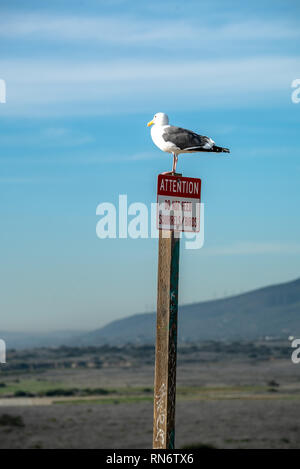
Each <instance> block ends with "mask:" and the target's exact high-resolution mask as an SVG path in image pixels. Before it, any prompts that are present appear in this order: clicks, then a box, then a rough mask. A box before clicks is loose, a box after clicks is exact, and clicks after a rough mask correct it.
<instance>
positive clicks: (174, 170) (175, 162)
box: [172, 153, 177, 173]
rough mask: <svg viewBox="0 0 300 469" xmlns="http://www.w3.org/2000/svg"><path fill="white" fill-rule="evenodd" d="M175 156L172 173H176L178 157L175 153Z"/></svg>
mask: <svg viewBox="0 0 300 469" xmlns="http://www.w3.org/2000/svg"><path fill="white" fill-rule="evenodd" d="M172 154H173V168H172V173H176V164H177V156H176V154H175V153H172Z"/></svg>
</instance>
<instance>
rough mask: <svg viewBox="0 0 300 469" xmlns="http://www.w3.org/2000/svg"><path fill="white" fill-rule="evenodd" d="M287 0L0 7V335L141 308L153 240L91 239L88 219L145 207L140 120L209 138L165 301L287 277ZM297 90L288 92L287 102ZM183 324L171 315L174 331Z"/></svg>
mask: <svg viewBox="0 0 300 469" xmlns="http://www.w3.org/2000/svg"><path fill="white" fill-rule="evenodd" d="M299 13H300V4H299V1H298V0H260V1H257V0H253V1H252V2H240V1H239V0H210V1H206V0H203V1H201V2H199V1H194V0H190V1H187V2H182V1H177V0H165V1H164V2H161V1H156V0H154V1H152V2H140V1H137V0H131V1H130V2H129V1H123V0H110V1H109V2H107V1H102V0H97V1H96V0H88V1H83V0H81V1H79V0H72V1H67V0H52V1H51V2H50V1H48V2H40V1H35V0H28V1H26V2H23V1H16V0H0V79H2V80H5V83H6V103H0V215H1V227H2V229H1V230H0V246H1V247H0V253H1V261H0V285H1V287H0V290H1V294H0V331H1V330H11V331H50V330H51V331H53V330H58V329H68V330H70V329H71V330H73V329H76V330H81V329H82V330H83V329H84V330H90V329H94V328H98V327H102V326H103V325H105V324H107V323H109V322H110V321H112V320H114V319H118V318H122V317H125V316H128V315H132V314H135V313H141V312H151V311H154V310H155V307H156V306H155V305H156V289H157V255H158V243H157V240H156V239H99V238H98V237H97V236H96V225H97V222H98V221H99V216H97V215H96V208H97V206H98V205H99V204H100V203H102V202H110V203H114V204H116V206H117V205H118V197H119V194H126V195H127V198H128V204H131V203H133V202H143V203H145V204H147V206H150V204H151V202H155V200H156V181H157V175H158V174H159V173H161V172H163V171H169V170H171V158H170V156H169V155H167V154H164V153H162V152H161V151H160V150H159V149H158V148H156V147H155V146H154V144H153V142H152V140H151V138H150V133H149V129H148V128H147V126H146V124H147V122H148V121H149V120H151V119H152V117H153V115H154V113H156V112H165V113H167V114H168V115H169V118H170V123H171V124H174V125H180V126H183V127H186V128H189V129H192V130H194V131H196V132H199V133H200V134H203V135H208V136H210V137H212V138H213V139H214V140H215V141H216V143H217V144H218V145H221V146H225V147H229V148H230V150H231V153H230V156H229V157H228V156H224V155H222V154H215V155H214V154H208V155H205V154H199V155H197V154H193V155H183V156H180V157H179V163H178V170H180V171H181V172H182V174H183V175H184V176H190V177H199V178H201V179H202V202H203V203H204V205H205V243H204V246H203V248H202V249H199V250H186V249H184V248H183V243H182V246H181V254H180V255H181V260H180V283H179V299H180V303H181V304H186V303H191V302H195V301H203V300H209V299H215V298H221V297H224V296H229V295H234V294H238V293H241V292H244V291H248V290H251V289H254V288H257V287H261V286H265V285H271V284H273V283H280V282H285V281H289V280H292V279H295V278H298V277H299V276H300V217H299V204H300V189H299V176H300V159H299V156H300V155H299V150H300V144H299V124H300V103H298V104H297V103H294V102H293V101H292V99H291V96H292V92H293V88H292V86H291V84H292V82H293V80H295V79H297V78H300V52H299V50H300V48H299V45H300V27H299V22H300V20H299ZM299 96H300V93H299ZM182 320H183V319H182Z"/></svg>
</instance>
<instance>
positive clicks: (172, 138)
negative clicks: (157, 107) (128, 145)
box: [147, 112, 230, 173]
mask: <svg viewBox="0 0 300 469" xmlns="http://www.w3.org/2000/svg"><path fill="white" fill-rule="evenodd" d="M147 125H148V127H150V126H152V127H151V137H152V140H153V142H154V143H155V145H156V146H157V147H158V148H160V149H161V150H162V151H165V152H167V153H172V155H173V168H172V173H175V172H176V165H177V161H178V155H179V154H180V153H196V152H199V151H206V152H216V153H220V152H222V153H230V151H229V149H228V148H223V147H218V146H217V145H215V142H214V141H213V140H212V139H211V138H209V137H205V136H203V135H199V134H196V133H195V132H192V131H191V130H187V129H182V128H181V127H175V126H174V125H170V124H169V118H168V116H167V114H164V113H163V112H158V113H157V114H155V115H154V117H153V119H152V121H150V122H148V124H147Z"/></svg>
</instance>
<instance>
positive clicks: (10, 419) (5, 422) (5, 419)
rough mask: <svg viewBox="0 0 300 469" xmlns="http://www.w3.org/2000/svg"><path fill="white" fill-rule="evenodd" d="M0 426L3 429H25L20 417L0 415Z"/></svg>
mask: <svg viewBox="0 0 300 469" xmlns="http://www.w3.org/2000/svg"><path fill="white" fill-rule="evenodd" d="M0 426H3V427H25V424H24V422H23V419H22V417H21V416H20V415H8V414H3V415H0Z"/></svg>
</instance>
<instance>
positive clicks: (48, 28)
mask: <svg viewBox="0 0 300 469" xmlns="http://www.w3.org/2000/svg"><path fill="white" fill-rule="evenodd" d="M0 24H1V28H0V37H2V38H12V39H16V38H22V39H37V38H39V39H46V40H53V41H61V40H63V41H96V42H98V43H99V42H103V43H106V44H107V43H111V44H120V45H122V44H124V43H126V44H136V45H137V46H138V45H140V44H141V43H142V44H143V46H145V45H147V44H148V45H149V47H153V45H154V44H159V45H160V46H161V47H163V46H168V47H169V46H170V44H172V43H173V46H174V47H175V48H176V49H178V48H180V47H184V46H185V45H186V42H187V41H188V42H189V46H190V47H192V48H193V47H196V48H197V47H199V46H201V44H203V43H211V42H215V41H220V40H221V41H236V40H239V41H257V40H260V39H264V41H265V40H280V39H293V38H299V36H300V31H299V28H298V27H297V25H296V24H291V22H286V21H278V20H276V21H274V20H273V21H272V20H270V21H269V22H268V21H266V20H265V19H264V20H259V19H249V20H246V21H240V20H237V19H236V20H235V22H234V23H230V22H225V23H224V24H216V23H214V25H213V26H212V25H211V24H210V23H207V24H205V23H201V22H200V23H199V20H198V19H196V18H194V19H193V18H192V19H191V18H184V19H176V18H175V19H169V18H168V17H166V19H159V20H157V19H153V17H151V16H150V17H149V19H145V18H142V17H138V16H136V17H134V16H132V15H131V16H129V15H123V16H116V15H115V16H95V17H91V16H86V17H84V16H75V15H73V16H72V15H60V16H58V15H53V14H52V15H49V14H48V15H43V14H32V13H31V14H29V13H23V14H6V15H5V14H4V15H2V16H1V21H0ZM199 41H200V42H199Z"/></svg>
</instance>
